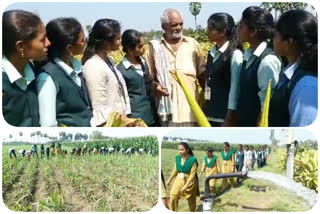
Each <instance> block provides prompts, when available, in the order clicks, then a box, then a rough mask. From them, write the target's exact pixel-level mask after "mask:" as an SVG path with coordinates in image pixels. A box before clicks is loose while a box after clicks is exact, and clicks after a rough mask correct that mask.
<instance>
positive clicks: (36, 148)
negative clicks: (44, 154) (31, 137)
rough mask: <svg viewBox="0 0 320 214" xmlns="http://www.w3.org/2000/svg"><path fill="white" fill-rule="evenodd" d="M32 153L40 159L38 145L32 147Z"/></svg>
mask: <svg viewBox="0 0 320 214" xmlns="http://www.w3.org/2000/svg"><path fill="white" fill-rule="evenodd" d="M32 151H33V152H34V153H35V154H36V155H37V157H38V147H37V145H36V144H34V145H33V146H32Z"/></svg>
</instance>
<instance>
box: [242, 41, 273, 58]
mask: <svg viewBox="0 0 320 214" xmlns="http://www.w3.org/2000/svg"><path fill="white" fill-rule="evenodd" d="M267 46H268V42H266V41H263V42H261V43H260V44H259V45H258V47H257V48H256V50H255V51H254V52H253V50H252V48H248V50H247V51H246V52H245V53H244V60H245V61H248V60H249V58H250V57H251V56H252V55H255V56H257V57H259V56H260V55H261V54H262V53H263V51H264V50H265V49H266V48H267Z"/></svg>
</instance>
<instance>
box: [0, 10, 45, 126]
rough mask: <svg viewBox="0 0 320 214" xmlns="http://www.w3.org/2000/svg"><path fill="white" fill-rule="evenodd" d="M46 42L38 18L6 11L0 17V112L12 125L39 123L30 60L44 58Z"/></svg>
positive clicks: (25, 12) (17, 11) (20, 12)
mask: <svg viewBox="0 0 320 214" xmlns="http://www.w3.org/2000/svg"><path fill="white" fill-rule="evenodd" d="M48 46H50V42H49V41H48V39H47V37H46V29H45V27H44V25H43V23H42V21H41V20H40V18H39V17H38V16H36V15H34V14H33V13H30V12H27V11H23V10H9V11H6V12H4V13H3V19H2V54H3V56H2V113H3V116H4V119H5V120H6V121H7V123H9V124H10V125H13V126H39V103H38V98H37V88H36V84H35V81H34V80H35V73H34V68H33V65H32V63H31V62H30V61H31V60H37V61H42V60H45V59H46V58H47V50H48Z"/></svg>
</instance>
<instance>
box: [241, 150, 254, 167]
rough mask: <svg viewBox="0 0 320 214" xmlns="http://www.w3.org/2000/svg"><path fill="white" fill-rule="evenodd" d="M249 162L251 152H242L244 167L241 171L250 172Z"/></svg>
mask: <svg viewBox="0 0 320 214" xmlns="http://www.w3.org/2000/svg"><path fill="white" fill-rule="evenodd" d="M251 160H252V152H251V151H250V150H248V151H244V161H243V162H244V167H243V169H242V171H250V170H251Z"/></svg>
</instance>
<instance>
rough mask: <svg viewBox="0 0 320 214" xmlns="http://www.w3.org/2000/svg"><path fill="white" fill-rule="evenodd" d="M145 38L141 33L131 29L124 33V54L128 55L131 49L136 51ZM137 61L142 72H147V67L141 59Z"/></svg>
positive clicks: (122, 43)
mask: <svg viewBox="0 0 320 214" xmlns="http://www.w3.org/2000/svg"><path fill="white" fill-rule="evenodd" d="M143 36H144V35H143V34H142V33H141V32H139V31H137V30H134V29H129V30H126V31H125V32H123V34H122V36H121V45H122V50H123V52H125V53H128V51H129V50H130V49H134V48H135V47H136V46H137V45H138V44H139V43H140V39H141V37H143ZM137 60H138V62H139V64H140V65H141V68H142V70H143V71H144V72H146V68H145V65H144V64H143V63H142V61H141V58H140V57H137Z"/></svg>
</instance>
